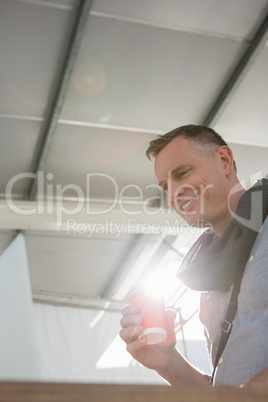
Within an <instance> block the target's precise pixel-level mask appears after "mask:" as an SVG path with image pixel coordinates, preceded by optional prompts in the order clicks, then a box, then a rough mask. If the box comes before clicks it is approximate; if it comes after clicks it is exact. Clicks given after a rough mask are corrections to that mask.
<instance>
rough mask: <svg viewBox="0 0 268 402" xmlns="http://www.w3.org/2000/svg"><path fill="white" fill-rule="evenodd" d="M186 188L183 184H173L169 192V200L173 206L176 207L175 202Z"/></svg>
mask: <svg viewBox="0 0 268 402" xmlns="http://www.w3.org/2000/svg"><path fill="white" fill-rule="evenodd" d="M183 192H184V189H183V187H182V186H171V187H170V189H169V191H168V192H167V202H168V205H169V206H170V207H171V208H174V205H175V203H176V202H177V200H178V198H179V197H180V195H182V194H183Z"/></svg>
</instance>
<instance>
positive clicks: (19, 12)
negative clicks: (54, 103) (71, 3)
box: [0, 0, 74, 117]
mask: <svg viewBox="0 0 268 402" xmlns="http://www.w3.org/2000/svg"><path fill="white" fill-rule="evenodd" d="M73 20H74V13H72V12H71V10H64V9H63V10H62V9H55V8H51V7H40V6H39V5H35V4H34V2H31V3H24V2H18V1H12V0H11V1H10V0H8V1H6V0H4V1H3V0H2V1H1V4H0V48H1V58H0V71H1V74H0V88H1V96H0V111H1V113H4V114H10V115H11V114H15V115H26V116H27V115H29V116H38V117H40V116H43V115H44V113H45V112H46V110H47V106H48V102H49V100H50V96H51V91H52V89H53V88H54V86H55V84H56V79H57V78H58V74H59V66H60V64H61V60H62V58H63V56H64V54H65V51H66V46H67V44H68V40H69V36H70V30H71V27H72V24H73Z"/></svg>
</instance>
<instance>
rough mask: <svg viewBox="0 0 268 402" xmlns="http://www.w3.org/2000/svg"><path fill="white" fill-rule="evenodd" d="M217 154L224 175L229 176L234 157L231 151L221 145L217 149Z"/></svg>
mask: <svg viewBox="0 0 268 402" xmlns="http://www.w3.org/2000/svg"><path fill="white" fill-rule="evenodd" d="M217 153H218V157H219V158H220V163H221V166H222V169H223V170H224V172H225V175H226V176H229V175H230V174H231V173H232V171H233V170H234V157H233V152H232V150H231V149H230V148H229V147H227V146H226V145H222V146H221V147H220V148H218V149H217Z"/></svg>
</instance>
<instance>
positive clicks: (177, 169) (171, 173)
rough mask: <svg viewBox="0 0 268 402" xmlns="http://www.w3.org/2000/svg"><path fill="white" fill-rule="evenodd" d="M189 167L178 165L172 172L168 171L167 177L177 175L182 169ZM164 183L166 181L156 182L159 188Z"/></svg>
mask: <svg viewBox="0 0 268 402" xmlns="http://www.w3.org/2000/svg"><path fill="white" fill-rule="evenodd" d="M188 167H189V165H178V166H176V167H175V168H174V169H172V170H170V171H169V172H168V177H171V176H172V175H174V173H177V172H179V171H180V170H183V169H185V168H188ZM165 183H166V180H161V181H159V182H158V185H159V186H160V187H163V185H164V184H165Z"/></svg>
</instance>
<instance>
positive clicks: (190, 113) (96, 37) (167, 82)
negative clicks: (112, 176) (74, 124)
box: [61, 16, 247, 131]
mask: <svg viewBox="0 0 268 402" xmlns="http://www.w3.org/2000/svg"><path fill="white" fill-rule="evenodd" d="M246 48H247V44H245V43H240V42H234V41H230V40H224V39H219V38H212V37H204V36H201V35H197V34H188V33H183V32H175V31H170V30H162V29H157V28H155V27H149V26H143V25H137V24H132V23H127V22H122V21H114V20H110V19H105V18H104V19H103V18H99V17H93V16H91V17H90V18H89V21H88V25H87V29H86V33H85V37H84V39H83V41H82V45H81V49H80V52H79V55H78V59H77V63H76V66H75V69H74V71H73V74H72V79H71V83H70V86H69V88H68V91H67V96H66V101H65V104H64V107H63V110H62V114H61V118H62V119H67V120H68V119H69V120H79V121H87V122H88V121H89V122H95V123H97V122H103V121H104V122H107V123H109V124H112V125H121V126H126V127H139V128H141V127H142V128H144V129H155V130H164V131H166V130H168V129H171V128H173V127H174V126H175V127H176V126H178V125H180V124H183V123H185V122H189V121H191V122H192V121H201V120H202V119H203V118H204V115H205V113H206V111H207V109H208V107H210V105H211V99H214V98H215V97H216V96H217V94H218V92H219V91H220V89H221V88H222V85H223V84H224V82H225V81H226V79H227V78H228V76H229V75H230V73H231V71H232V70H233V68H234V67H235V65H236V63H237V62H238V60H239V57H241V55H242V53H243V52H244V51H245V49H246ZM212 59H213V61H212ZM208 72H209V73H208Z"/></svg>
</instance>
